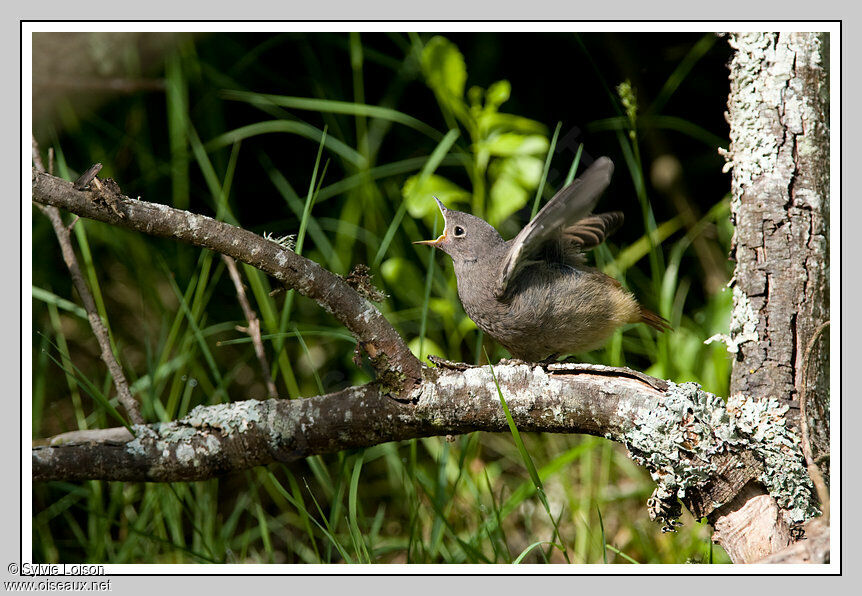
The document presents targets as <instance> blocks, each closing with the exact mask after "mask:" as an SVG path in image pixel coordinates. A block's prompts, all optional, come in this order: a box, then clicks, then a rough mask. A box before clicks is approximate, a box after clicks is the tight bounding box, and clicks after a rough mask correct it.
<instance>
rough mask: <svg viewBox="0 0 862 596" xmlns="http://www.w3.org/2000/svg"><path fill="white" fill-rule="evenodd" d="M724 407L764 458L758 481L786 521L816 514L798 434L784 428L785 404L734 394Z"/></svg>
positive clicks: (760, 457) (774, 400) (770, 399)
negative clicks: (782, 512) (762, 469)
mask: <svg viewBox="0 0 862 596" xmlns="http://www.w3.org/2000/svg"><path fill="white" fill-rule="evenodd" d="M727 407H728V411H729V413H730V415H731V417H732V419H733V420H734V422H735V424H736V427H737V428H738V429H739V430H740V431H741V433H742V434H744V435H746V436H747V437H748V438H749V444H750V445H752V446H756V453H757V456H758V458H759V459H761V460H762V461H763V462H764V472H763V474H761V476H760V481H761V482H763V484H764V485H765V486H766V488H767V490H769V494H770V495H772V496H773V497H774V498H775V500H776V502H777V503H778V506H779V507H781V508H782V510H783V511H784V513H785V516H786V517H787V519H788V521H790V522H791V523H801V522H803V521H805V520H807V519H808V518H810V517H813V516H815V515H817V514H818V513H819V511H818V510H817V507H816V506H815V504H814V502H813V501H812V499H811V496H812V488H813V487H812V484H811V478H809V476H808V473H807V470H806V467H805V459H804V457H803V455H802V450H801V449H800V446H799V437H798V436H797V435H796V433H794V432H792V431H791V430H790V429H788V428H787V418H786V416H785V413H786V412H787V410H788V406H787V404H782V403H780V402H779V401H778V400H777V399H773V398H769V399H765V400H757V399H749V398H747V397H745V396H743V395H737V396H733V397H731V398H730V399H729V400H728V405H727Z"/></svg>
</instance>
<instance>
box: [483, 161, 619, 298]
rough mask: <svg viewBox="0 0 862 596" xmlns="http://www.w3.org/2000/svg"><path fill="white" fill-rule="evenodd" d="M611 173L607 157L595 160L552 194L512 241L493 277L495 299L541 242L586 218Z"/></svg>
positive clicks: (507, 286) (550, 239)
mask: <svg viewBox="0 0 862 596" xmlns="http://www.w3.org/2000/svg"><path fill="white" fill-rule="evenodd" d="M613 171H614V164H613V162H612V161H611V160H610V159H609V158H607V157H600V158H598V159H597V160H596V161H594V162H593V163H592V165H590V167H589V168H587V170H586V171H585V172H584V173H583V174H582V175H581V176H580V177H579V178H578V179H576V180H575V181H574V182H572V183H571V184H569V185H568V186H567V187H565V188H564V189H562V190H561V191H560V192H558V193H557V194H555V195H554V196H553V198H552V199H551V200H550V201H548V204H547V205H545V206H544V207H543V208H542V210H541V211H539V213H538V214H536V217H534V218H533V221H531V222H530V223H528V224H527V225H526V226H525V227H524V229H523V230H521V232H520V233H519V234H518V235H517V236H515V238H514V239H512V241H511V242H510V243H509V250H508V252H507V253H506V256H505V258H504V259H503V263H502V265H501V267H500V273H499V276H498V278H497V288H496V295H497V298H503V297H504V296H505V295H506V291H507V289H508V288H509V284H510V283H511V281H512V280H513V279H514V278H515V277H516V276H517V275H518V273H519V272H520V271H521V270H522V269H523V268H524V267H525V266H526V265H527V264H529V263H530V259H531V256H533V255H535V254H536V253H537V252H538V251H539V250H541V248H542V246H543V245H544V244H545V243H547V242H549V241H555V242H556V241H558V240H559V238H560V234H561V232H562V230H563V229H564V228H571V227H572V225H573V224H575V223H576V222H578V221H580V220H582V219H583V218H584V217H586V216H587V215H589V213H590V212H591V211H592V210H593V207H595V205H596V203H597V202H598V200H599V197H600V196H601V194H602V192H604V190H605V188H607V186H608V184H610V181H611V174H613Z"/></svg>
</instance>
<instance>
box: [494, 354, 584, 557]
mask: <svg viewBox="0 0 862 596" xmlns="http://www.w3.org/2000/svg"><path fill="white" fill-rule="evenodd" d="M485 358H486V359H487V358H488V353H487V352H485ZM488 361H489V362H490V359H488ZM488 369H489V370H490V371H491V379H492V380H493V381H494V386H495V387H496V388H497V396H498V397H499V398H500V404H502V406H503V413H504V414H505V415H506V422H507V423H508V424H509V431H510V432H511V433H512V438H513V439H514V441H515V446H516V447H517V448H518V453H520V454H521V459H522V460H523V461H524V465H525V466H526V468H527V472H528V473H529V474H530V479H531V480H532V481H533V484H534V485H535V487H536V494H537V495H538V497H539V500H540V501H541V502H542V506H543V507H544V508H545V511H546V512H547V514H548V518H549V519H550V520H551V524H553V526H554V530H555V532H556V533H557V534H559V524H558V523H557V521H556V519H555V518H554V515H553V514H552V513H551V505H550V504H549V503H548V498H547V496H546V495H545V487H544V485H543V484H542V480H541V478H539V472H538V471H537V470H536V465H535V464H534V463H533V458H532V457H530V454H529V453H528V452H527V447H526V446H525V445H524V440H523V439H522V438H521V433H520V432H518V427H517V426H515V420H514V419H513V418H512V413H511V412H510V411H509V405H508V404H507V403H506V398H505V397H504V396H503V391H502V390H501V389H500V384H499V383H498V382H497V375H496V374H494V367H493V366H491V365H490V364H488ZM562 551H563V556H564V557H565V558H566V561H567V562H569V563H571V561H570V560H569V553H568V551H567V550H566V546H565V543H563V546H562Z"/></svg>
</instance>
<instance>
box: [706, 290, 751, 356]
mask: <svg viewBox="0 0 862 596" xmlns="http://www.w3.org/2000/svg"><path fill="white" fill-rule="evenodd" d="M733 304H734V307H733V313H732V315H731V319H730V334H724V333H717V334H715V335H713V336H712V337H710V338H709V339H707V340H706V341H705V342H703V343H705V344H707V345H708V344H711V343H712V342H714V341H720V342H723V343H724V344H725V345H727V351H728V352H730V353H731V354H736V353H737V352H738V351H739V346H740V345H742V344H743V343H745V342H747V341H757V340H758V336H757V320H758V319H757V313H756V312H754V309H753V308H752V306H751V301H750V300H749V299H748V296H746V295H745V292H743V291H742V289H740V287H739V286H734V288H733Z"/></svg>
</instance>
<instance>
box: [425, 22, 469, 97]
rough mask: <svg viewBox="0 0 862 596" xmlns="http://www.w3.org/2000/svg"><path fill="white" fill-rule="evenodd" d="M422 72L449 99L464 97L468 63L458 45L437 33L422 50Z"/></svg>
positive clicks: (433, 86)
mask: <svg viewBox="0 0 862 596" xmlns="http://www.w3.org/2000/svg"><path fill="white" fill-rule="evenodd" d="M422 72H423V73H424V74H425V79H426V80H427V81H428V85H429V86H430V87H431V88H432V89H433V90H434V91H435V92H436V93H438V94H440V95H441V96H443V97H446V98H447V99H449V100H452V99H456V98H458V99H460V98H463V97H464V85H465V84H466V83H467V64H466V63H465V62H464V56H463V55H461V52H460V51H458V47H457V46H456V45H455V44H454V43H452V42H451V41H449V40H448V39H446V38H445V37H441V36H439V35H436V36H434V37H432V38H431V39H430V40H429V41H428V43H427V44H425V48H424V49H423V50H422Z"/></svg>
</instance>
